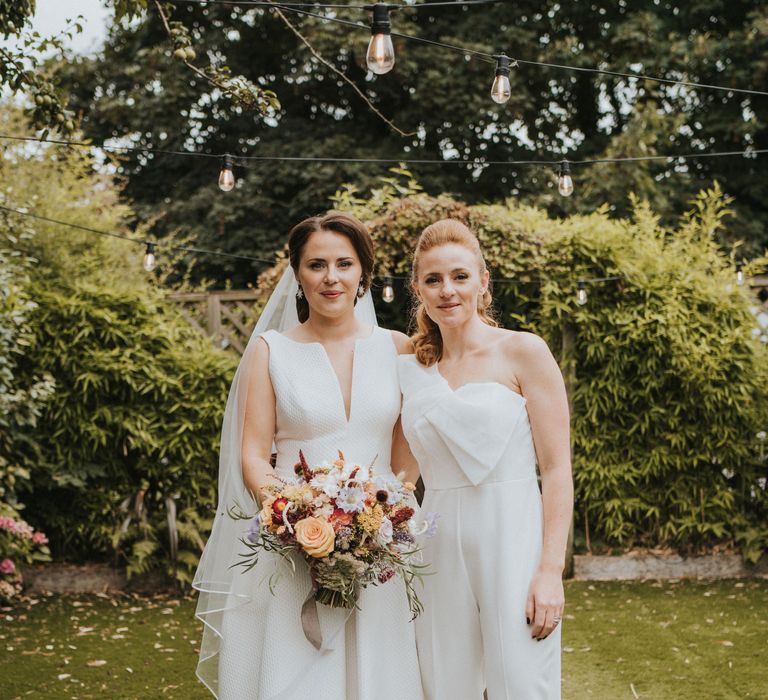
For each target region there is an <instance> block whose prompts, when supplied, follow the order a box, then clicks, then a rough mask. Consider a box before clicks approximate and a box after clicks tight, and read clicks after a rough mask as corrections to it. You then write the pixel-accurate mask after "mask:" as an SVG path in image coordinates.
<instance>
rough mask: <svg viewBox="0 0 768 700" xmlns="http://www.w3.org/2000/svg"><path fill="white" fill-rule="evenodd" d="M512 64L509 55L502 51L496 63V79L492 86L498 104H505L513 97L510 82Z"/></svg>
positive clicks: (494, 99) (493, 95)
mask: <svg viewBox="0 0 768 700" xmlns="http://www.w3.org/2000/svg"><path fill="white" fill-rule="evenodd" d="M510 65H511V61H510V58H509V56H507V55H506V54H505V53H504V52H502V53H501V55H500V56H499V57H498V62H497V63H496V79H495V80H494V81H493V87H492V88H491V97H492V98H493V101H494V102H495V103H496V104H500V105H503V104H504V103H505V102H509V98H510V97H512V86H511V85H510V83H509V69H510Z"/></svg>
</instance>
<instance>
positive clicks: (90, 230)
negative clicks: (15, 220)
mask: <svg viewBox="0 0 768 700" xmlns="http://www.w3.org/2000/svg"><path fill="white" fill-rule="evenodd" d="M0 210H3V211H7V212H9V213H11V214H17V215H19V216H29V217H31V218H33V219H38V220H40V221H46V222H48V223H51V224H58V225H59V226H68V227H70V228H76V229H79V230H80V231H85V232H87V233H95V234H97V235H99V236H109V237H111V238H121V239H122V240H124V241H130V242H131V243H136V244H138V245H143V246H146V245H150V244H151V245H153V246H155V247H156V248H158V249H163V248H165V249H167V250H178V251H180V252H182V253H199V254H202V255H215V256H218V257H222V258H236V259H238V260H249V261H251V262H258V263H264V264H266V265H275V264H276V262H277V260H264V259H263V258H254V257H251V256H250V255H238V254H236V253H222V252H220V251H215V250H206V249H205V248H192V247H189V246H180V245H166V244H163V243H158V242H157V241H149V240H141V239H138V238H131V237H130V236H126V235H124V234H121V233H113V232H111V231H102V230H100V229H97V228H91V227H90V226H82V225H81V224H73V223H72V222H71V221H61V220H60V219H52V218H51V217H49V216H42V215H40V214H33V213H32V212H29V211H21V210H20V209H12V208H11V207H6V206H3V205H2V204H0Z"/></svg>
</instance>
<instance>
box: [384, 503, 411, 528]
mask: <svg viewBox="0 0 768 700" xmlns="http://www.w3.org/2000/svg"><path fill="white" fill-rule="evenodd" d="M413 513H414V510H413V508H411V507H410V506H405V508H400V510H398V511H397V512H396V513H394V514H392V515H391V516H390V517H389V519H390V520H391V521H392V525H395V526H396V525H400V524H401V523H404V522H405V521H406V520H408V519H410V518H411V517H412V516H413Z"/></svg>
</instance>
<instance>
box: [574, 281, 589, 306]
mask: <svg viewBox="0 0 768 700" xmlns="http://www.w3.org/2000/svg"><path fill="white" fill-rule="evenodd" d="M578 289H579V291H578V292H577V293H576V303H577V304H578V305H579V306H584V304H586V303H587V284H586V282H585V281H584V280H579V283H578Z"/></svg>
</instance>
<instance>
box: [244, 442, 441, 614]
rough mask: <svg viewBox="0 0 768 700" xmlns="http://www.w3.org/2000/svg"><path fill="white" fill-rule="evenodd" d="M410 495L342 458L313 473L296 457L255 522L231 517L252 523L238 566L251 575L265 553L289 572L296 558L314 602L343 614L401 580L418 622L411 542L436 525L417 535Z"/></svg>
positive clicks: (389, 478) (391, 479) (270, 489)
mask: <svg viewBox="0 0 768 700" xmlns="http://www.w3.org/2000/svg"><path fill="white" fill-rule="evenodd" d="M413 490H414V486H413V485H412V484H409V483H403V482H402V481H400V479H398V478H396V477H395V476H394V475H386V476H385V475H374V474H373V473H372V470H371V468H370V467H363V466H360V465H358V464H348V463H347V462H346V460H345V458H344V455H343V454H342V453H341V452H339V459H337V460H336V461H335V462H333V463H327V462H326V463H323V464H321V465H320V466H317V467H314V468H313V467H310V466H309V464H308V463H307V461H306V459H305V458H304V454H303V453H302V452H299V462H298V464H297V465H296V478H295V479H292V480H285V481H282V482H281V483H280V484H275V485H274V486H267V487H266V488H264V489H263V490H262V495H263V498H262V502H261V511H260V512H259V513H258V515H256V517H255V518H250V516H247V515H245V513H244V512H243V511H242V509H239V508H234V509H230V515H231V516H232V517H235V518H238V519H245V518H247V519H251V524H250V527H249V529H248V534H247V536H246V537H245V538H243V539H242V540H241V541H242V542H243V544H245V545H246V547H247V551H246V552H244V553H242V554H241V555H240V557H241V561H240V562H238V564H239V565H240V566H242V567H244V569H245V570H246V571H248V570H250V569H252V568H253V567H254V566H256V564H257V562H258V557H259V554H260V553H261V552H263V551H269V552H275V553H277V554H279V555H281V556H283V557H285V558H286V559H288V560H289V561H291V564H293V561H292V559H291V557H290V556H289V555H291V554H292V553H294V552H295V553H298V554H299V555H300V556H301V557H302V558H303V559H304V561H306V563H307V564H308V566H309V570H310V575H311V577H312V581H313V584H314V597H315V600H316V601H317V602H320V603H324V604H325V605H330V606H333V607H342V608H353V607H356V605H357V600H358V596H359V592H360V590H361V589H362V588H365V587H366V586H370V585H374V586H375V585H379V584H383V583H386V582H387V581H389V580H390V579H392V578H394V577H395V576H399V577H400V578H401V579H402V580H403V581H404V582H405V587H406V592H407V595H408V603H409V606H410V609H411V612H412V613H413V616H414V617H416V616H417V615H418V614H419V613H420V612H421V611H422V609H423V607H422V604H421V602H420V601H419V598H418V596H417V595H416V590H415V585H414V584H415V581H416V580H417V579H419V578H420V577H421V576H424V575H425V573H426V572H425V568H426V567H425V565H423V564H421V563H420V561H419V558H418V556H417V554H418V552H419V549H418V547H417V546H416V537H417V536H418V535H421V534H427V535H431V534H432V532H433V531H434V520H433V519H429V520H428V521H426V522H425V523H423V524H422V526H421V527H420V528H417V526H416V523H415V522H414V520H415V511H414V508H413V507H412V506H411V505H410V504H412V503H414V499H413V496H412V492H413Z"/></svg>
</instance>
